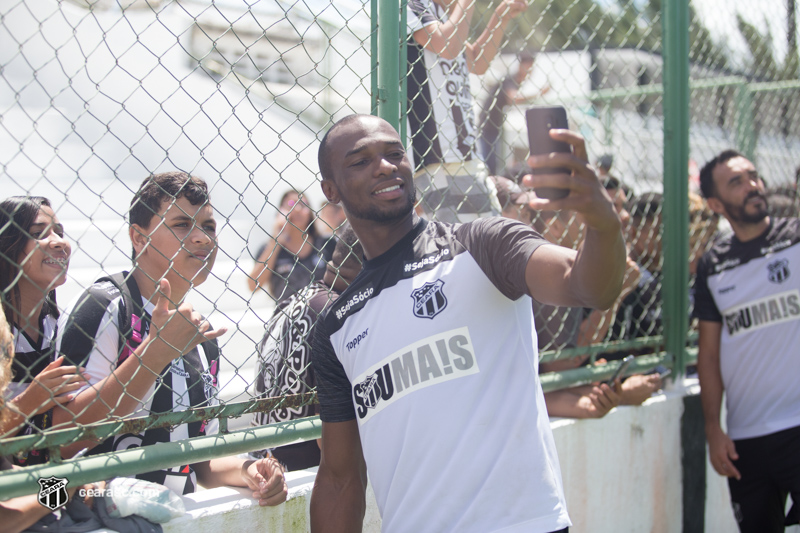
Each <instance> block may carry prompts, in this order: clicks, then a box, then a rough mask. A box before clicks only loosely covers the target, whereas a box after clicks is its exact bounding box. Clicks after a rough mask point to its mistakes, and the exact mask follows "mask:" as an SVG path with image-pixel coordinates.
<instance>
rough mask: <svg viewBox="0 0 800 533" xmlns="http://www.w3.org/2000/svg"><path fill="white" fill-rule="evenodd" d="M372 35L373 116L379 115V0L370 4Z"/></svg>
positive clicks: (370, 46) (370, 55) (370, 75)
mask: <svg viewBox="0 0 800 533" xmlns="http://www.w3.org/2000/svg"><path fill="white" fill-rule="evenodd" d="M369 23H370V33H369V49H370V54H369V61H370V69H369V86H370V100H371V104H372V105H371V111H370V113H371V114H373V115H377V114H378V0H372V2H370V17H369Z"/></svg>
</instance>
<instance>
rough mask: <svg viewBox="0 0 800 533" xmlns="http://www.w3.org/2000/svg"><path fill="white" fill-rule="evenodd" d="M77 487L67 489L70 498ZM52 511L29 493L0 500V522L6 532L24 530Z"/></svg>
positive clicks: (11, 532)
mask: <svg viewBox="0 0 800 533" xmlns="http://www.w3.org/2000/svg"><path fill="white" fill-rule="evenodd" d="M77 490H78V487H70V488H68V489H67V495H69V497H70V499H72V497H73V496H74V495H75V492H76V491H77ZM51 512H52V511H51V510H50V509H49V508H47V507H45V506H44V505H42V504H41V503H39V496H38V495H36V494H29V495H27V496H19V497H17V498H11V499H10V500H6V501H4V502H0V524H3V527H2V530H3V531H5V532H6V533H19V532H20V531H25V530H26V529H28V528H29V527H31V526H32V525H33V524H35V523H36V522H38V521H39V520H41V519H42V518H44V517H45V516H47V515H49V514H50V513H51Z"/></svg>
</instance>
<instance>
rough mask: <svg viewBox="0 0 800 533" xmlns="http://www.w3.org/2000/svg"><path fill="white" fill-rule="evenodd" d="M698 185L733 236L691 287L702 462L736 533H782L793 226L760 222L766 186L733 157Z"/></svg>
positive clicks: (799, 376) (796, 408)
mask: <svg viewBox="0 0 800 533" xmlns="http://www.w3.org/2000/svg"><path fill="white" fill-rule="evenodd" d="M700 187H701V190H702V192H703V196H705V197H706V199H707V200H708V207H710V208H711V209H712V210H713V211H714V212H715V213H717V214H720V215H723V216H724V217H725V218H726V219H727V220H728V222H730V225H731V228H732V229H733V234H732V235H726V236H724V237H722V238H720V239H718V240H717V241H716V242H715V243H714V245H713V246H712V248H711V250H709V251H708V252H707V253H706V254H705V255H704V256H703V258H702V259H701V260H700V263H699V264H698V267H697V281H696V284H695V309H694V315H695V316H696V317H697V318H698V319H699V320H700V322H699V328H700V338H699V351H698V355H697V369H698V372H699V375H700V387H701V392H700V394H701V399H702V403H703V412H704V415H705V426H706V438H707V439H708V449H709V456H710V460H711V464H712V465H713V467H714V469H715V470H716V471H717V473H719V474H720V475H722V476H726V477H728V486H729V488H730V492H731V502H732V504H733V510H734V516H735V517H736V520H737V522H738V523H739V529H740V530H741V531H743V532H759V533H761V532H767V533H769V532H782V531H783V530H784V526H785V525H790V524H796V523H798V512H799V511H800V505H798V500H800V360H798V346H800V323H798V319H800V275H798V271H800V221H798V219H796V218H776V217H770V216H768V214H767V213H768V211H767V200H766V197H765V195H764V192H765V191H764V182H763V181H762V180H761V178H760V177H759V175H758V172H757V171H756V167H755V166H754V165H753V163H752V162H750V161H749V160H748V159H747V158H745V157H744V156H743V155H741V154H739V153H738V152H736V151H734V150H726V151H724V152H722V153H721V154H719V155H718V156H717V157H715V158H714V159H712V160H711V161H709V162H708V163H707V164H706V165H705V166H704V167H703V169H702V171H701V172H700ZM723 392H724V393H725V398H726V401H725V405H726V408H727V433H726V432H725V431H724V430H723V429H722V426H721V424H720V411H721V405H722V396H723ZM787 494H791V495H792V501H793V503H794V507H793V508H792V510H791V511H790V512H789V514H788V515H786V516H784V510H785V506H786V496H787Z"/></svg>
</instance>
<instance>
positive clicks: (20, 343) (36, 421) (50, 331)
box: [5, 311, 69, 466]
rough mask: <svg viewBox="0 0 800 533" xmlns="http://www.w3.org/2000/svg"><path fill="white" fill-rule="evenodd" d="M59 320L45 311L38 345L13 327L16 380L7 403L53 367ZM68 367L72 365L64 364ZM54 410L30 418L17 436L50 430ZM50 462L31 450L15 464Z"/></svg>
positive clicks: (44, 453)
mask: <svg viewBox="0 0 800 533" xmlns="http://www.w3.org/2000/svg"><path fill="white" fill-rule="evenodd" d="M56 323H57V320H56V317H54V316H53V315H51V314H49V313H46V312H45V311H42V313H41V314H40V315H39V331H41V332H42V334H41V336H40V337H39V339H38V341H35V340H33V339H32V338H31V337H29V336H28V335H27V334H26V333H25V332H24V331H21V330H20V329H19V328H17V327H16V325H12V327H11V334H12V335H13V336H14V359H13V360H12V362H11V372H12V374H13V377H12V379H11V383H9V384H8V388H7V389H6V393H5V395H6V399H8V400H10V399H11V398H14V397H16V396H19V395H20V394H22V392H23V391H25V389H27V388H28V386H29V385H30V384H31V382H32V381H33V378H35V377H36V376H37V375H39V373H41V372H42V371H43V370H44V369H45V367H46V366H47V365H49V364H50V363H51V362H52V361H53V360H55V357H54V356H53V341H54V340H55V334H56ZM64 364H65V365H68V364H69V363H66V362H65V363H64ZM52 416H53V411H52V409H50V410H48V411H46V412H44V413H41V414H38V415H34V416H32V417H29V418H27V419H26V420H25V426H24V427H23V428H22V429H20V430H19V432H18V433H17V436H21V435H33V434H36V433H38V432H40V431H41V430H42V429H46V428H48V427H49V426H50V425H51V423H52ZM48 460H49V454H48V453H47V450H31V451H29V452H27V453H25V454H20V455H15V456H14V462H15V463H16V464H18V465H20V466H30V465H36V464H43V463H46V462H47V461H48Z"/></svg>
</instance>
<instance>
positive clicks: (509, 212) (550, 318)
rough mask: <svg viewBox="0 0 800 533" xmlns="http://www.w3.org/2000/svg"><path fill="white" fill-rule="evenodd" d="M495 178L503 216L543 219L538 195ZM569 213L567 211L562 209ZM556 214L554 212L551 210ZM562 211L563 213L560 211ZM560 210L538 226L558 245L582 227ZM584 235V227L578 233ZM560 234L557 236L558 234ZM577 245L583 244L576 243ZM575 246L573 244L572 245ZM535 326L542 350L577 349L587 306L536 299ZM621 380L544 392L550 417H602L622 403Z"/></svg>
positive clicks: (528, 220) (543, 365)
mask: <svg viewBox="0 0 800 533" xmlns="http://www.w3.org/2000/svg"><path fill="white" fill-rule="evenodd" d="M492 181H493V182H494V185H495V187H496V188H497V199H498V200H499V201H500V205H501V206H502V208H503V212H502V214H503V216H504V217H506V218H510V219H512V220H518V221H520V222H522V223H523V224H525V225H528V226H530V225H531V223H532V221H534V220H537V219H538V220H541V219H542V217H541V216H539V215H540V214H541V213H547V212H545V211H540V212H539V213H538V214H536V213H534V212H533V210H532V209H531V208H530V202H531V201H532V200H533V199H534V198H535V195H534V194H533V193H531V192H525V191H523V190H522V189H521V188H520V187H519V185H517V184H516V183H514V182H513V181H511V180H509V179H507V178H503V177H500V176H492ZM562 212H563V213H565V214H567V212H566V211H562ZM551 213H552V212H551ZM559 213H561V212H559ZM559 213H552V214H553V218H552V219H551V220H550V223H549V224H547V223H540V222H538V220H537V222H536V224H538V225H539V227H538V228H537V227H536V226H534V229H537V231H539V233H540V234H541V235H542V236H543V237H544V238H546V239H547V240H548V241H550V242H551V243H553V244H558V240H562V239H563V240H564V241H570V240H572V239H575V238H576V236H575V235H574V234H570V233H571V232H570V229H571V228H577V227H579V225H578V224H571V225H568V226H561V225H560V223H559V221H558V215H559ZM577 233H578V234H580V230H578V232H577ZM556 236H557V237H556ZM574 244H575V247H577V245H578V244H579V237H578V240H576V241H575V242H574ZM569 247H571V246H569ZM532 303H533V315H534V325H535V326H536V337H537V339H538V341H539V345H538V347H539V350H561V349H565V348H575V347H576V346H577V342H576V341H577V338H578V328H579V327H580V324H581V321H582V320H583V314H584V309H583V308H582V307H557V306H553V305H545V304H541V303H539V302H538V301H536V300H532ZM582 360H583V358H581V361H578V360H577V358H573V359H570V360H568V361H569V363H575V364H569V363H568V366H565V367H564V368H575V367H576V366H579V364H580V363H581V362H582ZM559 363H562V364H563V363H564V361H558V362H552V363H540V364H539V370H540V372H541V373H545V372H550V371H553V370H563V369H564V368H548V365H553V366H556V365H558V364H559ZM619 387H620V383H619V381H618V382H617V383H616V385H615V387H613V388H612V387H610V386H609V385H605V384H597V385H587V386H582V387H571V388H568V389H561V390H557V391H551V392H547V393H545V395H544V399H545V403H546V405H547V414H548V415H550V416H560V417H568V418H601V417H603V416H605V415H606V414H607V413H608V412H609V411H610V410H611V409H613V408H614V407H616V406H617V405H619V403H620V396H619V394H618V393H617V391H619V390H621V389H620V388H619Z"/></svg>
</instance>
